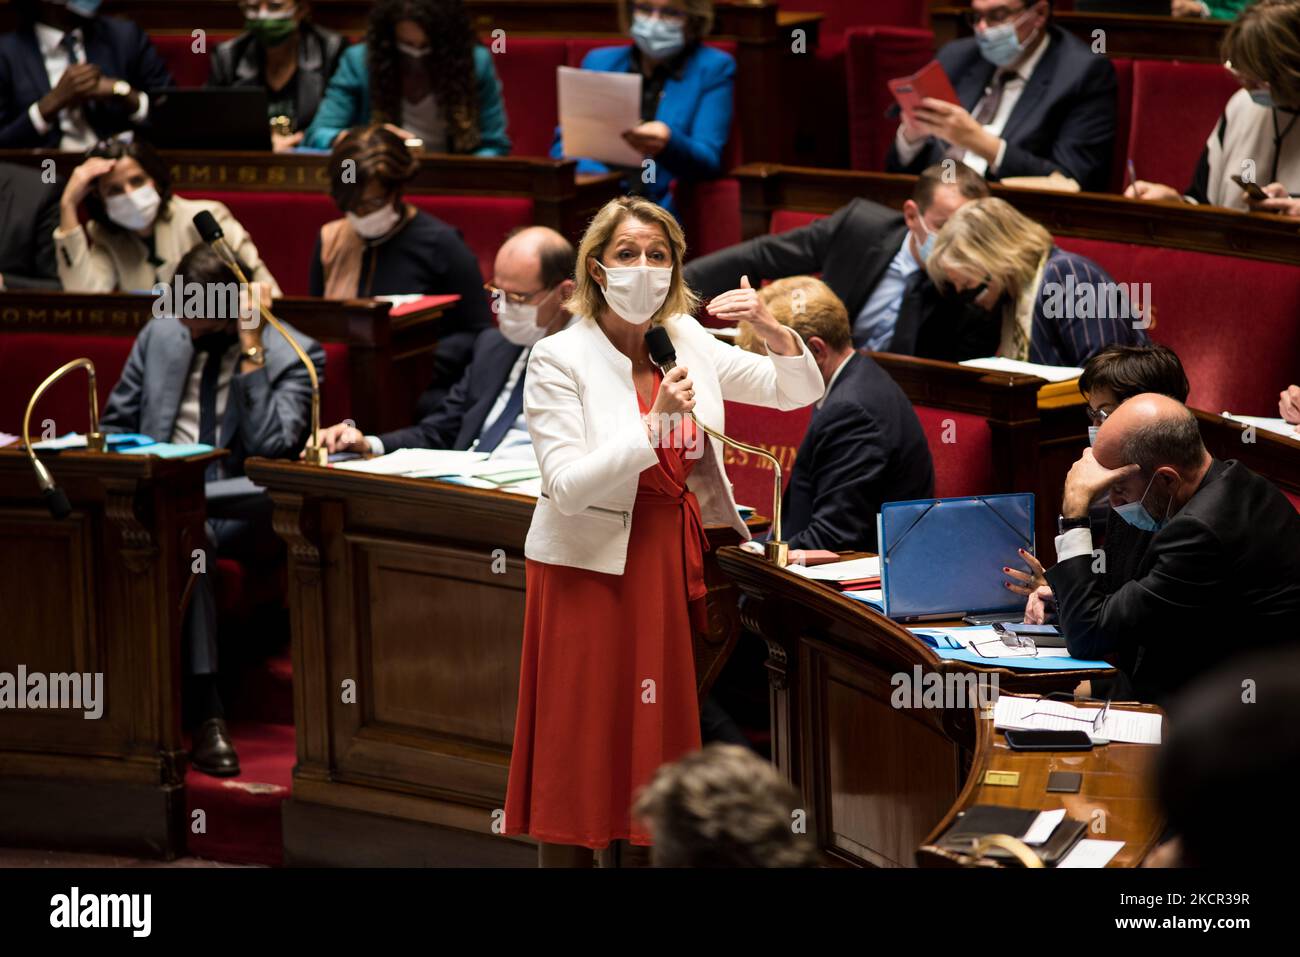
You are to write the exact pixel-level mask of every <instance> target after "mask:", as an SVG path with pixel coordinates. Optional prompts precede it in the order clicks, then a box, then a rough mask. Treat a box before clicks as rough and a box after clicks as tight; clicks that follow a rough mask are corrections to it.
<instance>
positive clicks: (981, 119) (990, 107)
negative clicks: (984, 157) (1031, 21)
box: [944, 68, 1017, 161]
mask: <svg viewBox="0 0 1300 957" xmlns="http://www.w3.org/2000/svg"><path fill="white" fill-rule="evenodd" d="M1015 76H1017V73H1016V71H1015V70H1004V69H1001V68H999V69H998V70H996V71H994V73H993V79H992V80H990V81H989V85H988V86H987V87H985V88H984V95H983V96H981V97H980V101H979V102H978V103H976V104H975V112H974V113H973V114H972V116H973V117H974V119H975V122H976V123H978V124H979V125H980V126H988V125H989V124H990V123H992V122H993V118H994V117H995V116H997V115H998V107H999V106H1001V105H1002V94H1003V93H1004V92H1005V91H1006V86H1007V81H1008V80H1010V79H1012V78H1013V77H1015ZM965 155H966V147H964V146H957V145H953V146H949V147H948V151H947V152H946V153H945V154H944V156H945V157H947V158H948V159H954V160H958V161H960V160H961V158H962V157H963V156H965Z"/></svg>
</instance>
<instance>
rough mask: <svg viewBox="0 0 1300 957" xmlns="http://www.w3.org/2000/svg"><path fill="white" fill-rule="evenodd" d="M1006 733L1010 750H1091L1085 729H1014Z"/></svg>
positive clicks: (1090, 740)
mask: <svg viewBox="0 0 1300 957" xmlns="http://www.w3.org/2000/svg"><path fill="white" fill-rule="evenodd" d="M1005 733H1006V736H1007V746H1008V747H1010V748H1011V750H1012V751H1091V750H1092V738H1090V737H1088V732H1086V731H1016V730H1014V729H1013V730H1009V731H1007V732H1005Z"/></svg>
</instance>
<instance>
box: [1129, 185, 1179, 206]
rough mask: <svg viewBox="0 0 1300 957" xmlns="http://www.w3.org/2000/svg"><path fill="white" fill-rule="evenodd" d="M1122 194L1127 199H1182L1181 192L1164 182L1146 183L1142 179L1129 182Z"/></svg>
mask: <svg viewBox="0 0 1300 957" xmlns="http://www.w3.org/2000/svg"><path fill="white" fill-rule="evenodd" d="M1124 195H1125V196H1127V197H1128V198H1129V199H1172V200H1177V201H1180V202H1181V201H1182V198H1183V194H1182V193H1180V192H1178V190H1176V189H1174V188H1173V187H1172V186H1166V185H1165V184H1164V183H1148V182H1147V181H1146V180H1144V179H1140V180H1137V181H1136V182H1134V183H1131V184H1130V185H1129V187H1128V189H1126V190H1124Z"/></svg>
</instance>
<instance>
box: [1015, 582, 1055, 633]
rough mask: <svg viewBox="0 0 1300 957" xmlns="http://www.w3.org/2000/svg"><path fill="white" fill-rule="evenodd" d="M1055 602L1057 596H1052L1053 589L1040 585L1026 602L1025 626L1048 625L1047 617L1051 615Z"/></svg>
mask: <svg viewBox="0 0 1300 957" xmlns="http://www.w3.org/2000/svg"><path fill="white" fill-rule="evenodd" d="M1008 587H1010V586H1008ZM1055 602H1056V596H1055V595H1053V594H1052V587H1051V586H1050V585H1039V586H1038V587H1037V588H1035V589H1034V590H1033V591H1031V592H1030V593H1029V600H1028V601H1027V602H1025V624H1026V625H1045V624H1047V616H1048V614H1050V613H1051V611H1052V607H1051V606H1053V605H1054V604H1055Z"/></svg>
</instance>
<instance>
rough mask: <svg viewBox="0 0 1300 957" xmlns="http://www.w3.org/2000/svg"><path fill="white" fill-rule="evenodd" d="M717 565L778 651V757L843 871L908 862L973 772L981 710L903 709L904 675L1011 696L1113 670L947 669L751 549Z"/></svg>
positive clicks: (891, 628) (905, 635) (772, 666)
mask: <svg viewBox="0 0 1300 957" xmlns="http://www.w3.org/2000/svg"><path fill="white" fill-rule="evenodd" d="M718 564H719V566H720V568H721V570H722V571H723V573H724V574H726V575H728V576H730V577H731V578H732V579H733V580H734V581H735V582H736V584H737V585H738V586H739V588H740V591H741V594H742V598H741V606H740V617H741V621H742V622H743V623H744V625H745V627H747V628H748V629H749V630H750V631H753V632H755V633H756V634H758V635H759V636H760V637H761V638H762V639H763V640H764V641H765V642H766V644H767V648H768V659H767V669H768V678H769V684H770V688H771V702H772V758H773V760H774V761H775V762H776V765H777V767H778V768H779V769H780V770H781V771H782V773H784V775H785V776H786V778H787V779H788V780H789V781H790V783H791V784H793V785H794V786H795V788H796V789H798V790H799V791H800V793H801V794H802V795H803V798H804V801H805V804H804V808H805V810H806V811H807V812H808V818H809V825H808V828H809V833H815V834H816V836H817V845H818V847H820V848H821V849H822V851H823V852H824V853H825V855H826V857H827V859H828V861H830V862H831V863H838V864H848V865H857V866H864V865H874V866H878V867H904V866H909V865H910V864H911V863H912V862H913V860H914V855H915V852H916V849H917V847H919V846H920V845H921V843H922V842H923V841H924V840H925V838H926V836H927V835H928V834H930V833H931V831H932V830H933V829H934V827H935V825H936V824H937V823H938V822H939V821H940V820H942V819H943V818H944V816H945V815H947V814H948V812H949V809H950V808H951V806H952V805H953V803H954V801H955V800H956V798H957V796H958V794H959V792H960V791H961V790H962V786H963V784H964V782H965V781H966V778H967V774H968V772H969V770H970V767H971V756H972V753H973V752H974V749H975V738H976V734H975V728H974V722H975V715H976V713H977V712H976V710H975V708H974V707H973V706H972V705H971V704H969V703H968V704H967V705H965V706H962V707H895V706H894V704H893V702H892V700H891V699H892V698H893V696H894V692H895V689H896V684H895V682H894V679H895V676H897V675H904V676H906V677H907V679H908V681H912V682H914V681H916V680H917V678H918V676H919V678H920V679H921V680H922V681H924V680H926V676H928V675H937V676H938V677H939V678H940V679H942V680H943V681H944V682H945V684H951V685H956V684H958V683H959V681H960V684H962V685H963V686H965V687H967V688H969V687H970V686H972V685H973V684H974V683H975V681H977V680H979V679H981V678H983V680H985V681H988V680H990V679H991V678H992V677H994V676H996V678H997V686H998V690H999V691H1010V692H1020V693H1027V694H1046V693H1048V692H1052V691H1070V690H1072V689H1073V688H1074V686H1075V685H1077V684H1078V683H1079V682H1080V681H1083V680H1085V679H1088V678H1093V677H1099V676H1101V675H1107V674H1113V671H1112V670H1111V669H1109V668H1107V669H1100V670H1072V671H1012V670H1009V669H1006V668H985V667H980V666H977V665H970V664H966V663H964V662H959V661H943V660H940V659H938V658H936V657H935V655H934V654H933V652H932V651H931V650H930V648H929V646H928V645H926V643H925V642H923V641H922V640H921V639H919V638H917V637H916V636H915V635H913V634H912V633H911V632H910V631H908V629H907V628H905V627H903V626H902V625H899V624H898V623H896V622H894V621H891V620H890V619H888V618H886V617H884V616H883V615H880V614H878V613H876V612H875V611H873V610H871V609H870V608H868V607H867V606H866V605H864V604H862V603H861V602H859V601H856V600H854V599H852V598H847V597H845V596H844V595H842V594H839V593H837V592H836V591H834V590H833V589H831V588H829V587H827V586H825V585H821V584H819V583H817V582H815V581H811V580H809V579H807V578H803V577H801V576H799V575H796V574H795V573H793V572H791V571H788V570H786V569H782V568H777V567H776V566H774V565H772V564H769V563H768V562H766V561H764V560H763V559H762V558H759V557H757V556H755V555H751V554H749V553H748V552H746V551H744V550H742V549H739V548H723V549H721V550H719V552H718ZM933 624H944V623H942V622H936V623H933ZM947 624H950V625H951V624H960V622H948V623H947ZM950 677H951V679H952V680H951V681H950V680H949V679H950Z"/></svg>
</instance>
